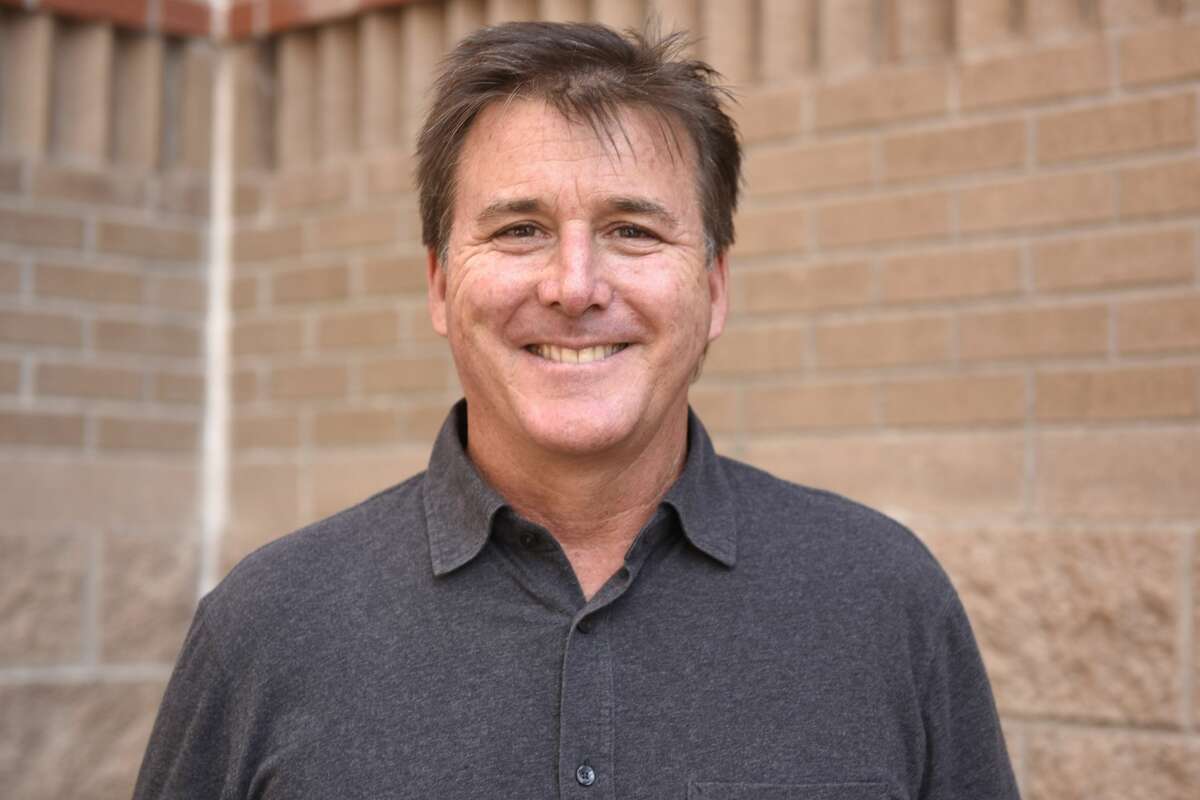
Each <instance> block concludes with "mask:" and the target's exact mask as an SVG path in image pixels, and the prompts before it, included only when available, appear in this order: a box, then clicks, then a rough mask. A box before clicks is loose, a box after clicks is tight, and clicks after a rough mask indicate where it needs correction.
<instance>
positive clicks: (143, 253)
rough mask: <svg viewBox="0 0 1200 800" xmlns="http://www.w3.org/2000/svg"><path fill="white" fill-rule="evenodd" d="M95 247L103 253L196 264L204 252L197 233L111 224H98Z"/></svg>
mask: <svg viewBox="0 0 1200 800" xmlns="http://www.w3.org/2000/svg"><path fill="white" fill-rule="evenodd" d="M96 247H97V249H98V250H100V251H101V252H104V253H115V254H119V255H128V256H137V257H140V258H150V259H155V260H164V261H196V260H199V258H200V256H201V253H202V252H203V243H202V241H201V238H200V236H199V234H198V233H197V232H196V231H195V230H191V229H188V228H167V227H165V226H163V225H161V224H160V225H139V224H135V223H126V222H111V221H101V222H100V223H99V225H98V229H97V233H96Z"/></svg>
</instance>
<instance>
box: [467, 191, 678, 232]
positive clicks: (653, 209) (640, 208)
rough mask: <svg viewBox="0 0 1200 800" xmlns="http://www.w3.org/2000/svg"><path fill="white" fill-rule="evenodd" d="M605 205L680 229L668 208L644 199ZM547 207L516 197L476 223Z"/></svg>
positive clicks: (488, 211) (485, 213) (612, 200)
mask: <svg viewBox="0 0 1200 800" xmlns="http://www.w3.org/2000/svg"><path fill="white" fill-rule="evenodd" d="M603 205H604V206H605V207H607V208H608V209H609V210H611V211H619V212H621V213H623V214H642V215H645V216H650V217H654V218H656V219H658V220H659V221H660V222H662V223H664V224H666V225H668V226H670V227H671V228H678V227H679V219H678V218H677V217H676V216H675V215H674V214H672V213H671V212H670V211H668V210H667V207H666V206H664V205H662V204H661V203H656V202H654V201H653V200H647V199H645V198H643V197H627V196H624V195H617V196H613V197H607V198H605V199H604V203H603ZM544 209H545V206H544V205H543V204H542V202H541V201H540V200H538V199H536V198H533V197H516V198H513V199H510V200H498V201H496V202H495V203H491V204H490V205H488V206H487V207H486V208H485V209H483V211H480V212H479V214H478V216H476V217H475V220H476V222H480V223H487V222H490V221H492V220H494V219H496V218H497V217H504V216H508V215H509V214H534V213H538V212H540V211H543V210H544Z"/></svg>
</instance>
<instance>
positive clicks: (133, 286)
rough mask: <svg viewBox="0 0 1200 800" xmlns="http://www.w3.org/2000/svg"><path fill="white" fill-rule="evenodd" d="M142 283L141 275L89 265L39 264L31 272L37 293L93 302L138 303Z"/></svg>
mask: <svg viewBox="0 0 1200 800" xmlns="http://www.w3.org/2000/svg"><path fill="white" fill-rule="evenodd" d="M143 284H144V282H143V280H142V277H141V276H140V275H136V274H133V273H129V272H117V271H115V270H100V269H92V268H90V267H71V266H66V265H61V264H38V265H37V266H36V267H35V268H34V272H33V287H34V291H35V292H36V293H37V294H39V295H42V296H45V297H67V298H71V299H73V300H86V301H89V302H93V303H126V304H136V303H140V302H141V301H142V297H143V294H144V289H143Z"/></svg>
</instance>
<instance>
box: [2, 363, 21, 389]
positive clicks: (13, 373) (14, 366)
mask: <svg viewBox="0 0 1200 800" xmlns="http://www.w3.org/2000/svg"><path fill="white" fill-rule="evenodd" d="M20 390H21V362H20V361H8V360H7V359H6V360H3V361H0V392H3V393H4V394H16V393H17V392H19V391H20Z"/></svg>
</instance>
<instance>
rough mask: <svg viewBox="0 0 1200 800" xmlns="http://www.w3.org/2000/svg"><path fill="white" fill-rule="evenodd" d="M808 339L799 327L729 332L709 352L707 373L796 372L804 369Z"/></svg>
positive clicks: (738, 329) (706, 364) (779, 326)
mask: <svg viewBox="0 0 1200 800" xmlns="http://www.w3.org/2000/svg"><path fill="white" fill-rule="evenodd" d="M806 338H807V337H806V335H805V331H804V328H802V327H799V326H795V325H775V326H772V327H760V328H726V329H725V332H724V333H723V334H722V335H721V338H720V339H718V340H717V341H716V342H714V343H713V345H712V347H711V348H710V349H709V352H708V357H707V359H706V361H705V365H704V369H705V372H706V373H709V374H714V375H720V374H733V373H741V374H748V373H776V372H795V371H797V370H799V369H800V368H801V367H802V366H804V350H805V341H806Z"/></svg>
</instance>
